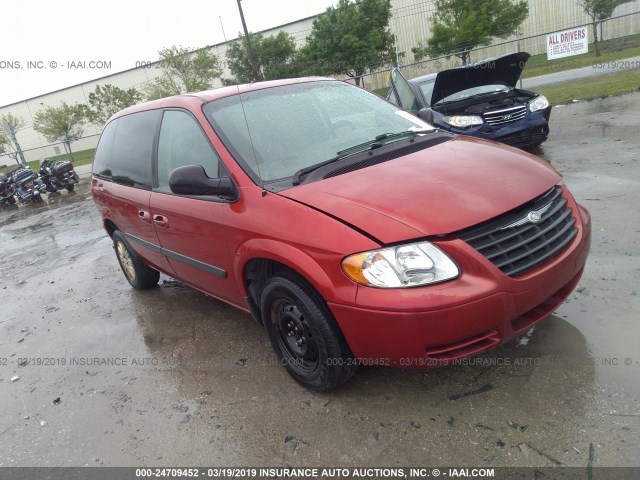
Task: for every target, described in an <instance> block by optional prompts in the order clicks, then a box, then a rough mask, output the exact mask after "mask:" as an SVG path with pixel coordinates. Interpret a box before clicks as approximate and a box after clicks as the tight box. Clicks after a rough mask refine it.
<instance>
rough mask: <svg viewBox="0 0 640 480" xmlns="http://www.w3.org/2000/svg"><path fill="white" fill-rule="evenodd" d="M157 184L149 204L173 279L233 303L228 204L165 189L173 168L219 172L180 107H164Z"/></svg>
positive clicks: (207, 144)
mask: <svg viewBox="0 0 640 480" xmlns="http://www.w3.org/2000/svg"><path fill="white" fill-rule="evenodd" d="M157 159H158V162H157V179H158V187H157V188H155V189H154V191H153V192H152V193H151V199H150V207H151V215H152V222H153V224H154V226H155V229H156V233H157V235H158V239H159V240H160V246H161V247H162V252H163V254H164V255H165V256H166V257H167V259H168V260H169V263H170V264H171V266H172V267H173V270H174V271H175V272H176V276H177V278H179V279H180V280H182V281H184V282H185V283H188V284H189V285H192V286H194V287H196V288H198V289H200V290H202V291H204V292H206V293H208V294H210V295H212V296H214V297H217V298H220V299H222V300H227V301H229V302H231V303H235V304H237V303H238V296H239V292H238V289H237V286H236V283H235V281H234V280H233V278H229V277H230V276H231V277H232V263H231V259H230V257H229V253H228V248H227V242H226V238H227V235H225V227H224V225H223V223H222V216H223V212H224V210H225V209H227V208H228V203H226V202H225V201H224V200H222V199H220V198H217V197H185V196H180V195H175V194H173V193H171V190H170V188H169V175H170V173H171V171H172V170H174V169H175V168H178V167H181V166H185V165H201V166H202V167H203V168H204V169H205V171H206V173H207V175H208V176H209V177H211V178H216V177H218V176H219V172H220V171H224V165H223V164H222V162H221V161H220V157H219V156H218V154H217V153H216V151H215V150H214V149H213V147H212V146H211V144H210V142H209V140H208V139H207V137H206V135H205V133H204V131H203V130H202V128H201V127H200V125H199V124H198V122H197V121H196V119H195V118H194V117H193V116H192V115H191V114H190V113H188V112H186V111H183V110H166V111H165V112H164V115H163V118H162V124H161V127H160V135H159V139H158V153H157Z"/></svg>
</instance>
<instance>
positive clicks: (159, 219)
mask: <svg viewBox="0 0 640 480" xmlns="http://www.w3.org/2000/svg"><path fill="white" fill-rule="evenodd" d="M153 223H155V224H156V225H158V226H159V227H168V226H169V220H167V217H165V216H164V215H154V216H153Z"/></svg>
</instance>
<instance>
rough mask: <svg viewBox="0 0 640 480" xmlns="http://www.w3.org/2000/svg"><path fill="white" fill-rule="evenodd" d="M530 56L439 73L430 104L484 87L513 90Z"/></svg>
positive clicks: (492, 60)
mask: <svg viewBox="0 0 640 480" xmlns="http://www.w3.org/2000/svg"><path fill="white" fill-rule="evenodd" d="M529 56H530V55H529V54H528V53H526V52H519V53H511V54H509V55H503V56H502V57H495V58H488V59H486V60H482V61H481V62H474V63H473V64H470V65H466V66H464V67H459V68H452V69H450V70H444V71H442V72H438V74H437V75H436V80H435V83H434V85H433V93H432V94H431V102H430V104H431V105H434V104H435V103H437V102H439V101H440V100H442V99H443V98H447V97H448V96H449V95H453V94H454V93H457V92H461V91H462V90H466V89H468V88H474V87H479V86H482V85H505V86H507V87H511V88H513V87H515V86H516V83H517V82H518V79H519V78H520V75H521V74H522V70H524V66H525V65H526V63H527V60H528V59H529Z"/></svg>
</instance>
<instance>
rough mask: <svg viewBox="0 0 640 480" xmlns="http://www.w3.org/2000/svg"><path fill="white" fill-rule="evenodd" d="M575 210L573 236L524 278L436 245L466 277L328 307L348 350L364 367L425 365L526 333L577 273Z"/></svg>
mask: <svg viewBox="0 0 640 480" xmlns="http://www.w3.org/2000/svg"><path fill="white" fill-rule="evenodd" d="M572 206H573V208H574V212H576V215H575V216H576V218H577V226H578V228H579V232H578V234H577V235H576V237H575V238H574V239H573V241H572V242H571V243H570V244H569V245H568V246H567V247H566V248H565V249H564V250H563V251H562V252H561V253H560V254H558V255H557V256H556V257H554V258H553V259H552V260H550V261H548V262H547V263H545V264H544V265H542V266H540V267H538V268H536V269H534V270H532V271H530V272H527V273H526V274H524V275H522V276H516V277H508V276H506V275H505V274H503V273H502V272H501V271H500V270H498V269H497V268H496V267H494V266H493V265H492V264H491V263H490V262H489V261H488V260H486V259H485V258H484V257H482V255H480V254H479V253H477V252H476V251H475V250H474V249H472V248H471V247H470V246H468V245H467V244H465V243H464V242H462V241H461V240H452V241H450V242H441V243H439V246H440V247H441V248H442V249H443V250H445V251H447V253H449V254H450V255H451V256H452V258H454V259H455V260H456V261H457V262H458V263H459V265H460V267H461V271H462V272H463V273H462V275H461V276H460V277H459V278H457V279H456V280H453V281H450V282H445V283H443V284H440V285H433V286H430V287H420V288H412V289H397V290H382V289H373V288H367V287H360V288H359V290H358V298H357V301H356V306H345V305H337V304H330V305H329V307H330V308H331V311H332V312H333V314H334V316H335V318H336V320H337V321H338V324H339V325H340V327H341V329H342V331H343V333H344V335H345V338H346V340H347V342H348V343H349V346H350V347H351V351H352V352H353V354H354V355H355V356H356V357H357V358H359V359H360V360H361V361H362V363H364V364H372V365H392V366H399V367H405V368H425V367H429V366H438V365H443V364H447V363H449V362H451V361H453V360H456V359H459V358H464V357H468V356H472V355H477V354H479V353H481V352H483V351H485V350H487V349H489V348H491V347H494V346H496V345H498V344H500V343H502V342H505V341H507V340H509V339H510V338H513V337H514V336H517V335H518V334H521V333H523V332H525V331H526V330H527V329H528V328H530V327H531V326H533V325H535V324H536V323H537V322H539V321H540V320H542V319H543V318H545V317H546V316H547V315H549V314H550V313H552V312H553V311H554V310H555V309H556V308H557V307H558V306H559V305H560V304H561V303H562V302H563V301H564V300H565V298H566V297H567V296H568V295H569V294H570V293H571V292H572V291H573V289H574V288H575V287H576V285H577V284H578V282H579V280H580V278H581V276H582V272H583V270H584V266H585V263H586V259H587V254H588V252H589V246H590V238H591V226H590V217H589V214H588V212H587V211H586V210H585V209H583V208H582V207H578V206H577V205H576V204H575V203H573V205H572ZM578 212H579V214H577V213H578Z"/></svg>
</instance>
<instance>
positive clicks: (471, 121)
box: [442, 115, 482, 128]
mask: <svg viewBox="0 0 640 480" xmlns="http://www.w3.org/2000/svg"><path fill="white" fill-rule="evenodd" d="M442 119H443V120H444V121H445V122H447V123H448V124H449V125H451V126H453V127H458V128H468V127H470V126H472V125H482V118H480V117H478V116H476V115H452V116H450V117H443V118H442Z"/></svg>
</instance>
